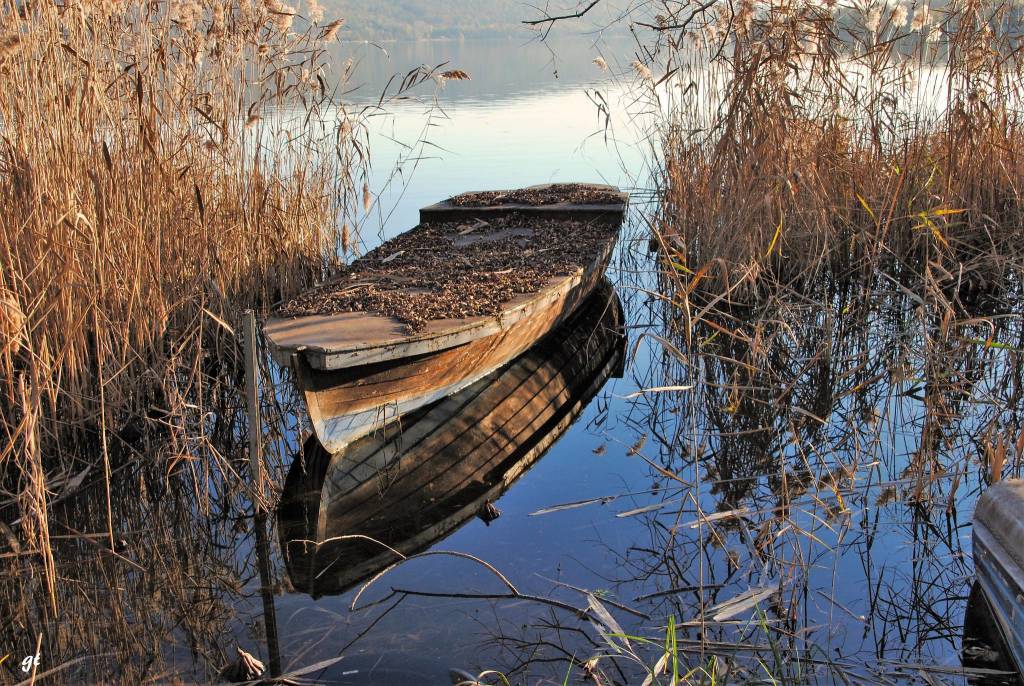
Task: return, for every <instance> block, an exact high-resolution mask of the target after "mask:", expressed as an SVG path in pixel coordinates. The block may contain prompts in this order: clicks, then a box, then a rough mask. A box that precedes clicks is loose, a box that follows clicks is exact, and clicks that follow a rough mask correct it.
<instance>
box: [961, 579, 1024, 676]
mask: <svg viewBox="0 0 1024 686" xmlns="http://www.w3.org/2000/svg"><path fill="white" fill-rule="evenodd" d="M1009 655H1010V651H1009V649H1008V648H1007V645H1006V641H1005V640H1004V638H1003V635H1002V631H1001V630H1000V628H999V624H998V622H997V621H996V618H995V615H994V614H993V612H992V607H991V606H990V605H989V603H988V600H986V598H985V594H984V593H983V592H982V589H981V584H980V583H979V582H977V581H975V582H974V585H973V586H972V587H971V593H970V596H969V597H968V598H967V610H966V612H965V613H964V640H963V652H962V654H961V657H962V659H963V665H964V667H965V669H966V670H967V673H968V676H967V683H969V684H971V685H972V686H1019V685H1020V684H1021V679H1020V677H1019V675H1018V674H1017V670H1016V668H1015V667H1014V664H1013V660H1012V659H1011V658H1010V657H1009Z"/></svg>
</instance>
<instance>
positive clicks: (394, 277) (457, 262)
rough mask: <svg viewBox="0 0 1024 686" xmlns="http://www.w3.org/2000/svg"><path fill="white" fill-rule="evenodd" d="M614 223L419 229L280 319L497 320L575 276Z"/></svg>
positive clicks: (414, 325)
mask: <svg viewBox="0 0 1024 686" xmlns="http://www.w3.org/2000/svg"><path fill="white" fill-rule="evenodd" d="M616 231H617V223H616V222H608V221H593V220H590V221H580V220H573V219H554V218H537V217H524V216H522V215H519V214H509V215H505V216H502V217H499V218H496V219H492V220H489V221H484V220H473V221H465V222H456V221H453V222H437V223H428V224H420V225H419V226H417V227H416V228H414V229H412V230H410V231H408V232H406V233H404V234H402V235H400V236H397V237H395V238H393V239H391V240H389V241H387V242H386V243H384V244H382V245H381V246H379V247H378V248H375V249H374V250H371V251H370V252H369V253H367V254H366V255H364V256H363V257H361V258H359V259H358V260H356V261H355V262H353V263H352V264H350V265H348V266H346V267H344V268H343V269H342V270H341V271H340V272H339V273H338V274H337V275H336V276H335V277H333V278H332V279H330V280H329V281H327V282H325V283H323V284H321V285H320V286H317V287H316V288H313V289H311V290H309V291H306V292H305V293H302V294H300V295H299V296H297V297H296V298H294V299H292V300H290V301H288V302H287V303H285V304H283V305H282V306H281V307H279V308H278V311H277V314H278V315H279V316H283V317H297V316H308V315H329V314H337V313H340V312H362V311H365V312H372V313H375V314H379V315H382V316H391V317H395V318H397V319H398V320H400V321H402V322H403V323H405V324H406V325H407V326H408V327H409V329H410V330H412V331H418V330H420V329H422V327H423V326H424V325H425V323H426V322H427V321H430V320H436V319H453V318H463V317H474V316H480V315H495V314H498V313H500V312H501V311H502V310H503V309H504V304H505V303H507V302H508V301H509V300H511V299H512V298H514V297H515V296H516V295H518V294H525V293H534V292H536V291H538V290H540V289H541V288H542V287H543V286H544V285H545V283H546V282H547V281H548V280H549V279H551V278H552V277H557V276H566V275H569V274H572V273H573V272H574V271H576V270H577V269H578V268H580V267H582V266H585V265H586V264H588V263H589V262H590V261H591V260H593V259H594V257H595V256H596V255H597V254H598V253H599V252H600V251H601V250H603V249H604V245H605V244H606V243H607V241H608V240H610V239H611V238H613V237H614V236H615V234H616Z"/></svg>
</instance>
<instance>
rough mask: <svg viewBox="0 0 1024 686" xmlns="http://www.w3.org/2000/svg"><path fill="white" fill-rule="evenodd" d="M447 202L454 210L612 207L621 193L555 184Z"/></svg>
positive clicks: (464, 196)
mask: <svg viewBox="0 0 1024 686" xmlns="http://www.w3.org/2000/svg"><path fill="white" fill-rule="evenodd" d="M448 202H450V203H451V204H452V205H454V206H456V207H493V206H496V205H530V206H533V207H537V206H542V205H558V204H561V203H569V204H573V205H616V204H619V203H621V202H622V193H620V192H619V191H618V190H616V189H611V188H601V187H595V186H593V185H590V184H584V183H555V184H551V185H548V186H538V187H535V188H520V189H517V190H511V191H478V192H474V193H462V194H461V195H456V196H455V197H453V198H451V199H450V200H449V201H448Z"/></svg>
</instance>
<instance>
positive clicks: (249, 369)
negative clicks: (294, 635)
mask: <svg viewBox="0 0 1024 686" xmlns="http://www.w3.org/2000/svg"><path fill="white" fill-rule="evenodd" d="M242 318H243V333H244V338H245V341H244V343H245V386H246V389H245V390H246V400H247V403H246V404H247V406H248V411H249V472H250V474H251V477H252V480H253V483H252V487H253V490H254V491H255V492H256V498H255V499H254V502H253V510H254V517H253V520H254V523H255V528H256V563H257V566H258V567H259V573H260V595H261V596H262V597H263V626H264V629H265V630H266V634H267V653H268V655H269V657H270V676H272V677H276V676H280V675H281V653H280V648H279V645H278V640H277V612H276V610H275V608H274V593H273V590H272V589H271V588H270V545H269V543H268V541H267V511H266V507H265V506H264V503H265V500H264V499H265V498H266V491H265V489H264V488H263V446H262V441H261V438H262V434H263V425H262V424H261V422H260V393H259V390H260V387H259V365H258V364H257V363H256V315H255V313H254V312H253V311H252V310H246V311H245V312H244V313H243V315H242Z"/></svg>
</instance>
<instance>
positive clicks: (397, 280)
mask: <svg viewBox="0 0 1024 686" xmlns="http://www.w3.org/2000/svg"><path fill="white" fill-rule="evenodd" d="M627 200H628V196H627V194H625V193H622V192H620V191H619V190H618V189H617V188H614V187H612V186H604V185H594V184H549V185H544V186H533V187H530V188H524V189H519V190H513V191H481V192H475V193H464V194H462V195H458V196H455V197H453V198H450V199H448V200H445V201H444V202H441V203H437V204H435V205H431V206H429V207H425V208H423V209H422V210H420V223H419V225H418V226H416V227H415V228H413V229H411V230H410V231H407V232H405V233H403V234H401V235H399V236H397V237H395V238H393V239H391V240H389V241H387V242H385V243H384V244H382V245H381V246H379V247H378V248H376V249H374V250H372V251H370V252H369V253H367V254H366V255H364V256H363V257H361V258H359V259H357V260H355V261H354V262H352V263H351V264H349V265H347V266H346V267H345V268H344V269H342V270H341V272H340V273H339V274H337V275H336V276H335V277H334V278H332V279H331V280H329V281H328V282H326V283H324V284H322V285H320V286H318V287H316V288H314V289H311V290H309V291H307V292H305V293H303V294H300V295H299V296H298V297H296V298H295V299H294V300H292V301H290V302H287V303H284V304H283V305H282V306H280V307H279V308H278V309H277V310H276V311H275V314H274V316H273V317H271V318H269V319H268V320H267V321H266V322H265V324H264V327H263V331H264V334H265V336H266V339H267V340H268V341H269V343H270V346H271V349H272V351H273V353H274V355H275V358H276V359H277V361H278V362H279V363H281V364H282V365H284V366H288V367H290V368H291V369H292V370H293V375H292V377H293V379H294V381H295V383H296V384H297V386H298V388H299V390H300V391H301V393H302V395H303V396H304V398H305V402H306V407H307V410H308V412H309V417H310V420H311V423H312V426H313V430H314V432H315V433H316V436H317V438H318V439H319V441H320V443H321V445H322V446H323V447H324V449H326V450H327V452H328V453H334V452H338V451H339V450H341V449H342V448H344V447H345V445H347V444H348V443H350V442H351V441H353V440H355V439H356V438H358V437H359V436H361V435H364V434H366V433H367V432H369V431H372V430H373V429H374V428H376V427H380V426H382V425H383V424H386V423H388V422H389V421H391V420H392V419H394V418H396V417H398V416H400V415H402V414H405V413H408V412H411V411H413V410H415V409H416V408H418V407H422V406H424V405H427V404H430V403H432V402H434V401H436V400H439V399H441V398H444V397H446V396H448V395H450V394H452V393H454V392H457V391H459V390H460V389H462V388H465V387H466V386H468V385H470V384H472V383H473V382H474V381H476V380H477V379H480V378H481V377H483V376H485V375H487V374H489V373H491V372H493V371H494V370H495V369H497V368H499V367H501V366H502V365H504V364H505V363H507V362H508V361H509V360H511V359H513V358H515V357H516V356H517V355H519V354H521V353H523V352H524V351H525V350H527V349H528V348H529V347H530V346H532V345H533V344H534V343H536V342H537V341H538V340H539V339H540V338H541V337H542V336H544V335H545V334H546V333H548V332H549V331H551V330H552V329H553V328H554V327H556V326H558V325H559V324H560V323H562V322H564V321H565V320H566V319H567V318H568V317H569V316H570V315H571V314H572V313H573V312H574V311H575V310H576V309H577V308H578V307H579V305H580V304H581V303H582V302H583V301H584V300H585V299H586V298H587V296H588V295H589V294H590V293H591V292H592V291H593V289H594V287H595V286H596V285H597V284H598V282H599V281H600V280H601V278H602V276H603V274H604V272H605V270H606V269H607V267H608V263H609V260H610V258H611V254H612V250H613V248H614V246H615V242H616V238H617V236H618V232H619V227H620V226H621V224H622V221H623V218H624V215H625V211H626V203H627Z"/></svg>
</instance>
